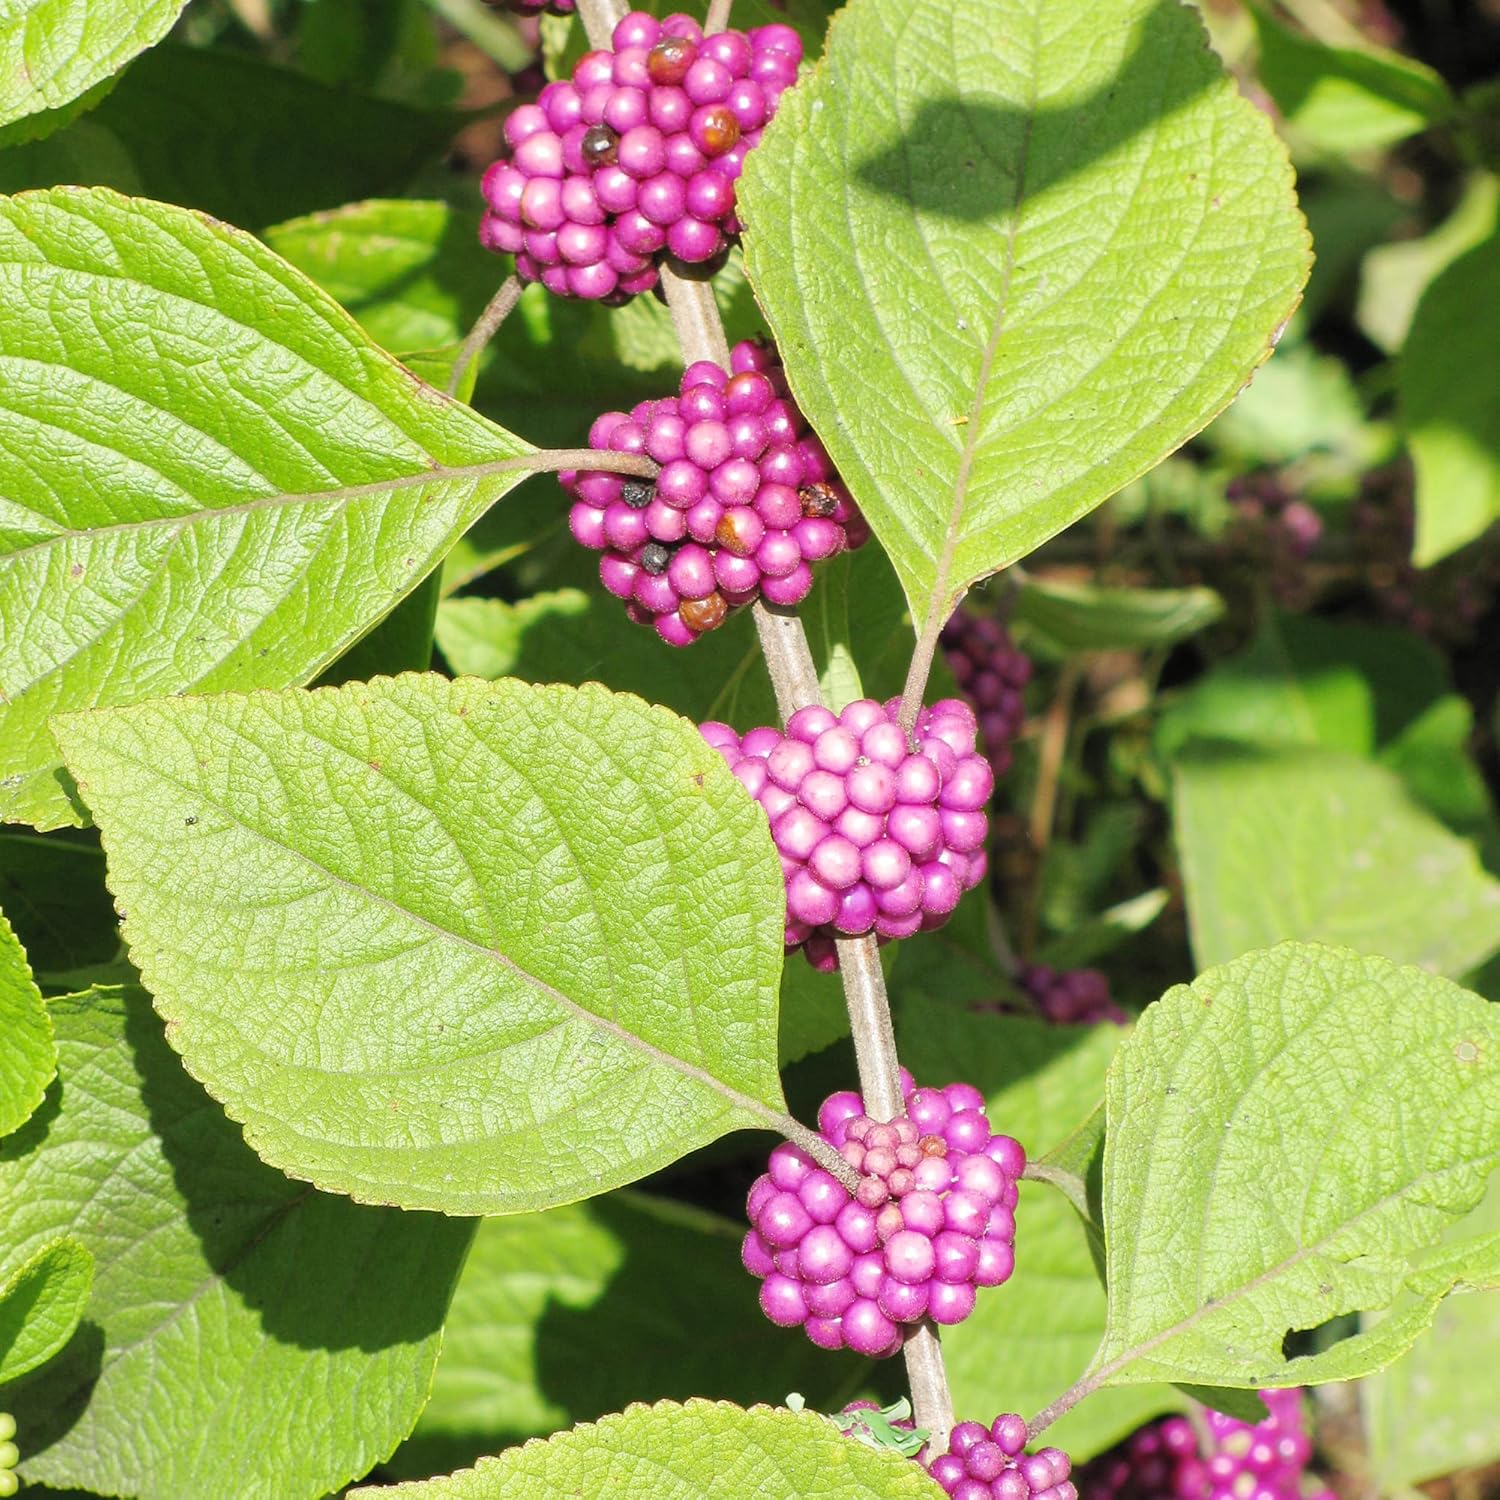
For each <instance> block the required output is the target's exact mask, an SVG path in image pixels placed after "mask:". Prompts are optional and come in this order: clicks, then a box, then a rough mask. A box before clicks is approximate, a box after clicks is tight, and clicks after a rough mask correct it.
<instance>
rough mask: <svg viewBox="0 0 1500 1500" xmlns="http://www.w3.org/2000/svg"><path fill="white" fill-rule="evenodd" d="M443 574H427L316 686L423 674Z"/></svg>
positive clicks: (429, 662) (429, 653)
mask: <svg viewBox="0 0 1500 1500" xmlns="http://www.w3.org/2000/svg"><path fill="white" fill-rule="evenodd" d="M442 581H443V580H442V574H441V573H436V572H434V573H429V574H428V575H427V577H426V578H424V579H423V580H422V581H421V583H419V584H418V585H417V586H416V588H414V589H413V590H412V591H411V593H409V594H408V595H407V596H406V598H404V599H403V600H402V601H401V602H400V603H399V604H398V605H397V606H396V607H395V609H393V610H392V611H391V612H390V614H388V615H387V616H386V617H385V619H383V620H381V621H380V622H379V624H377V625H376V626H375V627H374V628H373V629H372V630H370V631H369V632H368V634H366V635H363V636H361V637H360V638H359V640H357V641H356V642H355V643H354V644H353V645H352V646H351V647H350V648H349V649H348V650H347V651H346V652H344V654H343V655H342V656H341V657H339V659H338V660H337V661H336V662H334V663H333V665H332V666H331V667H329V668H328V670H327V671H326V672H324V673H323V674H322V676H321V677H320V678H319V679H318V683H317V685H318V686H319V687H326V686H332V687H336V686H337V685H338V684H339V683H341V682H362V681H365V680H366V679H368V678H371V677H376V676H381V675H384V676H388V677H394V676H395V675H396V673H398V672H425V671H426V670H427V669H428V668H429V667H430V666H431V665H432V628H433V624H434V622H435V621H436V618H437V607H438V597H439V595H440V593H441V592H442V589H441V585H442Z"/></svg>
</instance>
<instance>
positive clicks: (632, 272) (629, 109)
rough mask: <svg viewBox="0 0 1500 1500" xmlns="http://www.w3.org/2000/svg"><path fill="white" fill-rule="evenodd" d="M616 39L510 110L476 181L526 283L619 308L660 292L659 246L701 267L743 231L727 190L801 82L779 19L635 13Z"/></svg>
mask: <svg viewBox="0 0 1500 1500" xmlns="http://www.w3.org/2000/svg"><path fill="white" fill-rule="evenodd" d="M513 3H514V4H515V5H516V8H518V9H520V10H523V11H527V12H535V11H538V10H541V9H543V8H545V7H546V3H547V0H513ZM573 6H574V0H550V8H552V9H554V10H557V11H571V10H572V9H573ZM613 44H614V45H613V50H612V51H609V52H588V53H585V54H584V56H583V57H581V58H580V59H579V60H578V63H577V64H576V65H575V67H574V69H573V76H572V79H571V80H568V81H563V80H559V81H557V82H555V83H549V84H548V85H547V86H546V87H545V88H544V89H543V90H542V91H541V94H540V95H539V97H538V99H537V102H536V104H534V105H522V106H521V107H519V108H518V109H516V110H514V111H513V112H512V113H511V115H510V118H509V119H508V120H507V121H506V125H505V140H506V147H507V152H508V154H507V155H506V156H504V157H502V158H501V159H500V160H499V161H497V162H495V163H494V165H493V166H491V167H490V169H489V171H488V172H486V173H485V178H484V196H485V202H486V205H487V211H486V213H485V216H484V220H483V223H482V224H481V227H480V241H481V243H482V244H484V245H486V246H487V247H488V248H490V249H492V250H497V251H503V252H505V253H508V254H512V255H514V256H515V257H516V273H517V275H518V276H520V278H521V279H522V280H523V281H540V282H542V283H543V284H544V285H545V286H546V287H547V288H548V289H549V290H551V291H553V292H556V293H557V294H558V295H560V296H566V297H581V298H587V299H591V300H601V299H602V300H607V301H610V302H622V301H626V300H628V299H629V298H630V297H632V296H634V295H636V294H637V293H638V292H643V291H649V290H650V288H652V287H653V286H655V285H656V282H657V279H658V275H657V267H656V263H655V260H654V257H655V256H656V255H658V254H660V253H661V252H663V251H666V252H667V253H668V254H670V255H673V256H675V257H676V258H677V259H678V260H680V261H684V262H688V263H690V264H701V263H703V262H705V261H712V260H713V259H714V258H715V257H716V256H718V255H719V254H721V252H722V251H723V250H724V248H725V246H726V244H727V243H728V241H729V239H730V238H731V237H733V236H734V235H736V234H737V233H738V232H739V228H740V223H739V219H738V218H737V216H736V213H735V183H736V181H737V180H738V178H739V175H740V170H741V168H742V167H743V165H744V161H745V154H746V152H747V151H749V150H750V149H752V148H753V147H754V146H755V144H756V142H757V141H759V140H760V136H761V131H762V129H763V128H764V127H765V124H766V122H767V121H768V120H769V119H770V118H771V116H772V115H773V114H774V113H775V110H776V102H777V100H778V99H779V98H780V96H781V94H782V93H783V91H784V90H785V89H786V88H787V87H788V86H789V85H791V84H792V83H794V82H795V81H796V77H797V67H798V64H799V63H800V62H801V60H802V43H801V41H800V39H799V38H798V36H797V34H796V32H795V31H793V30H791V28H789V27H786V26H781V25H771V26H758V27H755V28H754V29H752V30H751V31H749V32H737V31H726V32H721V33H719V34H718V35H717V36H712V37H707V38H705V37H704V36H703V34H702V31H701V29H700V27H699V26H698V24H697V22H695V21H693V20H691V19H690V18H689V17H687V16H683V15H672V16H668V17H666V19H665V20H662V21H658V20H657V19H656V18H655V17H653V16H650V15H647V14H645V13H644V12H640V11H637V12H633V13H632V14H630V15H628V16H626V17H625V19H624V20H622V21H621V22H620V23H619V25H618V26H616V28H615V32H614V37H613ZM720 419H721V418H720V416H717V415H716V416H715V417H714V420H715V421H719V420H720ZM767 436H768V438H769V437H770V436H771V434H770V432H769V431H768V432H767ZM732 447H733V444H732V443H731V450H732ZM722 462H723V460H722V459H721V460H716V463H718V464H722ZM716 472H717V471H716Z"/></svg>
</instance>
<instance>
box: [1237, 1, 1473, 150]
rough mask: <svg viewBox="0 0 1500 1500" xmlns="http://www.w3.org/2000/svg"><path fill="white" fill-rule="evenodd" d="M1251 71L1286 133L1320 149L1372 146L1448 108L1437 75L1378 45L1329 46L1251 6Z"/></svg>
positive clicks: (1402, 135) (1439, 117) (1427, 124)
mask: <svg viewBox="0 0 1500 1500" xmlns="http://www.w3.org/2000/svg"><path fill="white" fill-rule="evenodd" d="M1250 13H1251V15H1253V16H1254V18H1255V30H1256V33H1257V35H1258V37H1259V39H1260V65H1259V67H1258V69H1257V72H1258V73H1259V76H1260V81H1261V82H1262V83H1263V84H1264V85H1265V86H1266V92H1267V93H1269V94H1270V96H1271V97H1272V99H1274V100H1275V101H1276V107H1277V109H1279V110H1280V111H1281V114H1282V117H1283V118H1284V120H1285V121H1286V124H1287V126H1288V128H1289V129H1290V130H1291V132H1292V133H1293V139H1295V140H1299V141H1305V142H1306V143H1307V144H1308V145H1310V146H1314V147H1316V148H1318V149H1319V150H1323V151H1334V152H1346V151H1377V150H1379V149H1380V148H1381V147H1383V146H1393V145H1395V143H1396V142H1397V141H1401V140H1405V139H1406V137H1407V136H1410V135H1416V134H1417V133H1418V132H1419V131H1422V130H1427V129H1430V128H1431V127H1432V126H1434V125H1441V124H1443V123H1444V122H1445V121H1447V120H1448V119H1450V118H1451V117H1452V115H1453V113H1454V99H1453V95H1452V94H1451V93H1449V91H1448V85H1447V84H1446V83H1444V82H1443V80H1442V77H1441V76H1440V75H1439V74H1437V73H1435V72H1434V71H1433V70H1432V69H1431V68H1429V67H1427V66H1426V65H1425V64H1423V63H1419V62H1417V61H1416V60H1415V59H1414V58H1410V57H1403V56H1401V54H1400V53H1399V52H1388V51H1386V50H1385V49H1383V48H1379V47H1368V48H1365V49H1362V50H1359V51H1356V50H1355V49H1353V48H1351V47H1329V46H1325V45H1324V44H1323V43H1322V42H1318V41H1314V40H1312V39H1311V38H1309V37H1304V36H1299V35H1298V34H1297V33H1296V32H1295V31H1292V30H1290V29H1289V28H1287V27H1285V26H1282V25H1281V24H1280V23H1279V22H1277V21H1276V20H1274V19H1273V18H1272V17H1271V16H1270V15H1269V14H1268V13H1267V12H1266V11H1265V10H1264V9H1263V8H1262V7H1261V6H1259V5H1252V6H1251V7H1250Z"/></svg>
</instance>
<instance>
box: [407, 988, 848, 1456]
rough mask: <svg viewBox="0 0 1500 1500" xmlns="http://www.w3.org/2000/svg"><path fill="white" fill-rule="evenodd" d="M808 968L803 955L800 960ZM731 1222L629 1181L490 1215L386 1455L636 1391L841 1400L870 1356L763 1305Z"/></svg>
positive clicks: (613, 1404) (470, 1445) (514, 1426)
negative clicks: (437, 1347)
mask: <svg viewBox="0 0 1500 1500" xmlns="http://www.w3.org/2000/svg"><path fill="white" fill-rule="evenodd" d="M804 967H805V965H804ZM744 1237H745V1222H744V1219H743V1217H742V1218H741V1219H740V1220H739V1222H738V1223H732V1222H730V1221H729V1220H727V1219H722V1218H719V1217H718V1216H717V1215H714V1214H708V1213H703V1212H701V1211H699V1210H697V1209H694V1208H689V1207H688V1206H686V1205H685V1204H682V1203H675V1202H673V1201H671V1200H670V1199H665V1198H656V1197H651V1196H648V1195H647V1194H645V1193H639V1192H636V1191H634V1190H633V1189H630V1188H626V1189H622V1190H621V1191H620V1192H617V1193H610V1194H607V1195H605V1196H603V1197H599V1198H594V1199H592V1200H591V1201H590V1202H588V1203H571V1204H568V1205H567V1206H566V1207H563V1208H554V1209H549V1210H548V1211H547V1212H546V1213H541V1214H516V1215H512V1216H509V1217H505V1218H492V1219H486V1220H484V1221H483V1222H482V1223H481V1224H480V1225H479V1228H478V1230H477V1232H476V1234H475V1237H474V1246H473V1249H472V1250H471V1251H470V1253H469V1258H468V1260H467V1261H465V1262H464V1270H463V1275H462V1276H461V1277H460V1278H459V1283H458V1287H457V1289H456V1290H455V1292H454V1294H453V1303H452V1306H451V1307H450V1308H449V1310H448V1318H447V1322H446V1323H445V1325H444V1328H443V1352H442V1355H441V1357H440V1358H439V1360H438V1367H437V1374H436V1375H435V1376H434V1377H433V1382H432V1399H431V1400H430V1401H429V1402H428V1403H427V1405H426V1406H425V1407H424V1408H423V1410H422V1416H421V1419H420V1420H419V1421H418V1423H417V1427H416V1430H415V1432H413V1433H412V1435H411V1437H410V1438H409V1439H408V1440H407V1441H406V1442H405V1443H404V1444H403V1445H402V1446H401V1448H400V1449H398V1450H397V1452H396V1454H395V1456H394V1457H393V1458H392V1459H391V1460H390V1461H389V1462H388V1463H387V1464H386V1465H385V1467H386V1469H387V1471H388V1472H389V1473H390V1474H391V1475H392V1476H394V1477H396V1478H399V1479H406V1478H412V1477H417V1476H421V1475H425V1474H434V1473H442V1472H444V1471H445V1470H448V1469H456V1468H459V1467H462V1466H463V1465H465V1464H471V1463H473V1462H474V1461H475V1460H476V1459H477V1458H478V1457H480V1455H481V1454H485V1453H496V1452H498V1451H499V1450H500V1449H501V1448H503V1447H508V1446H509V1445H511V1444H513V1443H518V1442H522V1441H524V1440H525V1439H527V1438H530V1437H545V1436H546V1435H547V1434H548V1433H551V1432H556V1431H557V1430H558V1429H559V1428H560V1427H567V1426H571V1425H572V1424H573V1423H575V1422H584V1421H593V1420H594V1419H596V1418H598V1417H601V1416H603V1415H605V1414H606V1413H607V1412H611V1411H618V1410H619V1409H620V1408H621V1407H622V1406H624V1405H626V1404H627V1403H628V1402H631V1401H656V1400H667V1399H670V1400H684V1401H685V1400H687V1399H688V1398H689V1397H690V1396H705V1397H710V1398H712V1399H715V1400H728V1401H737V1402H743V1403H747V1404H748V1403H750V1402H753V1401H755V1400H756V1399H758V1398H759V1397H760V1396H762V1395H764V1394H765V1393H766V1392H768V1391H791V1390H797V1391H801V1392H802V1393H803V1394H804V1395H805V1396H806V1397H807V1399H808V1401H809V1402H810V1403H811V1404H812V1405H813V1406H814V1407H819V1408H825V1407H828V1406H831V1405H836V1404H838V1403H839V1402H840V1401H842V1400H843V1399H845V1397H844V1396H843V1394H842V1393H843V1392H846V1391H848V1390H850V1389H852V1388H853V1386H854V1384H855V1382H857V1381H858V1380H859V1378H860V1373H861V1372H862V1371H867V1370H868V1369H869V1365H868V1364H867V1363H866V1362H865V1361H864V1360H862V1359H861V1358H860V1357H859V1356H858V1355H855V1354H851V1353H849V1352H847V1351H845V1352H843V1353H841V1354H837V1355H830V1354H828V1353H827V1352H826V1351H824V1350H820V1349H818V1348H816V1347H815V1346H814V1345H812V1344H811V1343H809V1342H808V1341H807V1340H806V1339H801V1338H796V1339H789V1338H788V1337H787V1336H786V1332H785V1330H783V1329H779V1328H777V1327H776V1326H775V1325H774V1324H772V1323H769V1322H767V1321H766V1319H764V1318H762V1317H760V1316H758V1315H757V1313H756V1311H755V1288H754V1283H753V1282H751V1281H750V1279H749V1277H747V1276H746V1274H745V1268H744V1267H743V1266H742V1265H741V1264H740V1242H741V1240H743V1239H744Z"/></svg>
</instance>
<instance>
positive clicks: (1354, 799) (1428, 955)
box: [1173, 745, 1500, 976]
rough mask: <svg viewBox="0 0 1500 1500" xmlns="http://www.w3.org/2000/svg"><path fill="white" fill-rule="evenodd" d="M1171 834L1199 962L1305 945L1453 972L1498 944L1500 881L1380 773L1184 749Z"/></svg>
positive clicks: (1296, 756) (1304, 757)
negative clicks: (1311, 942) (1290, 942)
mask: <svg viewBox="0 0 1500 1500" xmlns="http://www.w3.org/2000/svg"><path fill="white" fill-rule="evenodd" d="M1173 831H1174V835H1175V838H1176V841H1177V849H1178V853H1179V854H1180V856H1181V859H1182V875H1183V883H1184V886H1185V887H1186V894H1187V906H1188V919H1189V923H1190V926H1191V930H1192V940H1193V955H1194V957H1195V958H1196V959H1197V961H1198V963H1199V964H1200V965H1201V966H1204V967H1206V966H1208V965H1209V964H1216V963H1223V962H1225V961H1226V960H1228V959H1231V958H1235V957H1237V956H1238V955H1239V954H1241V953H1244V952H1246V951H1247V950H1248V949H1251V948H1261V947H1266V946H1268V945H1269V944H1271V943H1275V942H1279V941H1281V940H1282V939H1283V938H1304V939H1317V940H1319V941H1322V942H1328V943H1343V944H1346V945H1348V946H1349V947H1352V948H1358V949H1360V950H1361V951H1362V952H1365V953H1380V954H1384V955H1385V956H1386V957H1388V958H1392V959H1395V960H1397V961H1398V962H1401V963H1414V964H1421V965H1422V966H1423V967H1424V968H1427V969H1432V970H1435V971H1436V972H1438V973H1440V974H1449V975H1454V976H1457V975H1461V974H1465V973H1467V972H1468V971H1469V970H1470V969H1472V968H1473V967H1474V966H1475V965H1476V964H1479V963H1482V962H1483V961H1484V960H1485V959H1486V958H1488V957H1489V955H1490V954H1491V953H1493V952H1494V951H1495V950H1496V948H1500V881H1496V880H1494V879H1493V878H1492V877H1491V876H1490V875H1488V874H1487V873H1486V872H1485V871H1484V870H1483V869H1482V868H1481V867H1480V864H1479V859H1478V857H1477V855H1476V854H1475V852H1474V846H1473V845H1472V844H1471V843H1469V842H1468V841H1467V840H1465V839H1461V838H1457V837H1455V836H1454V835H1453V834H1451V833H1449V832H1448V830H1447V829H1446V828H1444V827H1443V826H1442V824H1440V823H1439V822H1438V821H1437V820H1436V819H1435V818H1433V817H1432V816H1431V815H1430V814H1429V813H1427V812H1426V811H1425V810H1424V809H1423V808H1421V807H1420V806H1418V805H1417V803H1416V802H1415V801H1414V800H1413V799H1412V797H1411V794H1410V793H1409V792H1408V791H1407V789H1406V788H1405V787H1404V786H1403V784H1402V782H1401V780H1400V779H1399V778H1398V777H1397V776H1396V775H1395V773H1394V772H1392V771H1388V770H1387V769H1386V768H1385V767H1384V766H1378V765H1372V764H1371V763H1370V762H1369V761H1364V760H1357V759H1355V758H1354V757H1353V756H1349V755H1343V754H1340V753H1338V752H1336V751H1331V750H1316V749H1306V750H1291V749H1288V750H1259V751H1257V750H1253V749H1249V748H1239V747H1233V746H1213V745H1201V746H1198V747H1196V748H1190V749H1189V750H1188V751H1187V752H1185V753H1184V754H1183V756H1182V757H1181V758H1180V759H1179V760H1177V761H1176V762H1175V763H1174V776H1173Z"/></svg>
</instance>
